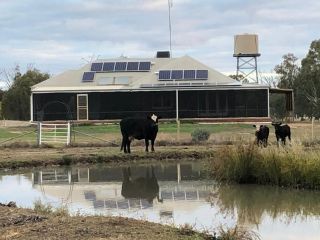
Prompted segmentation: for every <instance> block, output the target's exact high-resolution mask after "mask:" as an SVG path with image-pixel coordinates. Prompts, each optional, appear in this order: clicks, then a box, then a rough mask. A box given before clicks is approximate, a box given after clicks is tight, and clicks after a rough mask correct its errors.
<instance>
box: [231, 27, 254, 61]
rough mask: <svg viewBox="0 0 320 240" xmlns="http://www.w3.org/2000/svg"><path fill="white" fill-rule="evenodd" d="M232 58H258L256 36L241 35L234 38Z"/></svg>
mask: <svg viewBox="0 0 320 240" xmlns="http://www.w3.org/2000/svg"><path fill="white" fill-rule="evenodd" d="M233 56H234V57H241V56H260V53H259V44H258V35H257V34H247V33H246V34H241V35H235V36H234V54H233Z"/></svg>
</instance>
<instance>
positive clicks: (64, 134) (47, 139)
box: [38, 122, 71, 146]
mask: <svg viewBox="0 0 320 240" xmlns="http://www.w3.org/2000/svg"><path fill="white" fill-rule="evenodd" d="M70 140H71V130H70V122H68V123H60V124H55V123H42V122H39V123H38V145H39V146H40V145H41V144H42V143H63V144H66V145H69V144H70Z"/></svg>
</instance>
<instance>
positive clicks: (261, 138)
mask: <svg viewBox="0 0 320 240" xmlns="http://www.w3.org/2000/svg"><path fill="white" fill-rule="evenodd" d="M253 127H255V128H256V133H255V135H256V141H257V144H258V146H264V147H267V146H268V137H269V128H268V127H267V126H266V125H260V127H259V126H257V125H253Z"/></svg>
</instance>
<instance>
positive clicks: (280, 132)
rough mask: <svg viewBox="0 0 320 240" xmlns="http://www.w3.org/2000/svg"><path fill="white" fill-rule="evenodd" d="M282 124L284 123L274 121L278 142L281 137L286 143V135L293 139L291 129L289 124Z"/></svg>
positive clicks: (284, 143)
mask: <svg viewBox="0 0 320 240" xmlns="http://www.w3.org/2000/svg"><path fill="white" fill-rule="evenodd" d="M281 124H282V123H272V125H273V126H274V129H275V134H276V138H277V142H278V143H279V139H281V142H282V143H283V145H286V137H288V139H289V140H290V141H291V130H290V127H289V126H288V125H287V124H286V125H282V126H281Z"/></svg>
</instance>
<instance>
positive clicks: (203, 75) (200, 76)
mask: <svg viewBox="0 0 320 240" xmlns="http://www.w3.org/2000/svg"><path fill="white" fill-rule="evenodd" d="M196 79H208V70H197V73H196Z"/></svg>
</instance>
